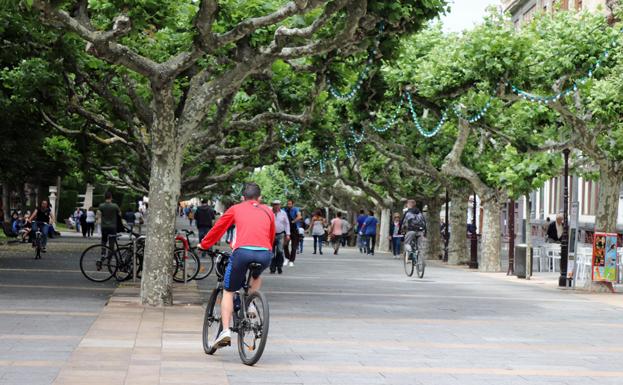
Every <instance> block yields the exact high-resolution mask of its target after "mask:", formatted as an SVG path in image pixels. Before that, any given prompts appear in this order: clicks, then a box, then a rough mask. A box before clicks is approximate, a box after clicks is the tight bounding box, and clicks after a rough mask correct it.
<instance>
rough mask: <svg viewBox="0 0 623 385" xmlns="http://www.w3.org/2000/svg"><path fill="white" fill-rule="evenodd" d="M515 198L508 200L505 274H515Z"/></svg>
mask: <svg viewBox="0 0 623 385" xmlns="http://www.w3.org/2000/svg"><path fill="white" fill-rule="evenodd" d="M514 265H515V200H514V199H511V200H510V201H509V202H508V271H507V272H506V275H513V274H515V266H514Z"/></svg>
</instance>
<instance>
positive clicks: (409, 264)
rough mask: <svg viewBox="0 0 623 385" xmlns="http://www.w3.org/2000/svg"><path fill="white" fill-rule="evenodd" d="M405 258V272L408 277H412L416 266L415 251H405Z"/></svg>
mask: <svg viewBox="0 0 623 385" xmlns="http://www.w3.org/2000/svg"><path fill="white" fill-rule="evenodd" d="M403 259H404V265H405V273H406V274H407V277H411V276H412V275H413V268H414V263H413V252H411V251H405V254H404V257H403Z"/></svg>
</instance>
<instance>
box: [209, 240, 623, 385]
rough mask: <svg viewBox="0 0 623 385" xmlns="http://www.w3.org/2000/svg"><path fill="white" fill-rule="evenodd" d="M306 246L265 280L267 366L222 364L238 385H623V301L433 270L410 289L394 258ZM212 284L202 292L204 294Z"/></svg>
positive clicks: (227, 355)
mask: <svg viewBox="0 0 623 385" xmlns="http://www.w3.org/2000/svg"><path fill="white" fill-rule="evenodd" d="M305 247H306V250H305V251H304V253H303V254H302V255H300V256H298V257H297V260H296V262H295V266H294V267H287V268H284V274H283V275H281V276H280V275H269V276H267V278H266V280H265V285H264V291H265V292H266V293H267V295H268V299H269V301H270V306H271V323H270V328H271V329H270V337H269V340H268V345H267V349H266V351H265V353H264V355H263V357H262V360H261V361H260V362H259V364H258V365H257V366H256V367H253V368H249V367H245V366H244V365H242V364H240V361H239V359H238V356H237V352H236V351H235V350H234V349H224V350H221V351H219V352H218V353H217V355H216V356H214V357H213V359H214V360H217V361H219V362H222V363H223V367H224V370H225V371H226V374H227V378H228V380H229V383H230V384H231V385H238V384H427V385H466V384H475V385H476V384H477V385H486V384H492V385H493V384H495V385H504V384H509V385H510V384H513V385H515V384H517V385H522V384H526V385H527V384H543V385H545V384H547V385H554V384H556V385H563V384H567V385H590V384H613V385H614V384H623V380H622V378H623V363H622V362H623V344H622V342H623V307H622V306H621V304H623V301H621V300H620V299H621V298H620V297H619V298H618V299H616V300H615V301H609V302H613V303H612V304H608V303H604V301H600V299H602V297H599V295H594V296H593V295H577V294H575V293H573V292H570V291H561V290H558V289H554V288H550V287H548V286H547V285H538V284H525V283H523V282H519V281H517V280H516V279H514V278H512V277H511V278H509V279H505V278H504V279H502V277H503V275H500V274H483V273H477V272H472V271H468V270H466V269H459V268H447V267H441V266H435V265H429V267H428V268H427V270H426V275H425V276H424V279H418V278H407V277H406V275H405V274H404V271H403V268H402V264H401V261H399V260H393V259H392V257H391V256H389V255H388V254H385V253H378V254H377V255H375V256H367V255H362V254H359V252H358V251H355V250H353V249H349V250H341V251H340V254H339V255H337V256H334V255H332V250H331V252H330V251H329V248H327V249H325V254H324V255H312V254H311V252H310V247H309V244H306V245H305ZM212 279H213V278H212V277H210V278H209V279H208V280H206V281H204V282H201V283H200V287H201V288H202V290H205V291H206V292H205V293H204V294H206V295H207V291H208V290H209V289H210V288H211V286H212V285H213V282H211V280H212ZM606 302H608V301H606ZM206 383H209V382H206Z"/></svg>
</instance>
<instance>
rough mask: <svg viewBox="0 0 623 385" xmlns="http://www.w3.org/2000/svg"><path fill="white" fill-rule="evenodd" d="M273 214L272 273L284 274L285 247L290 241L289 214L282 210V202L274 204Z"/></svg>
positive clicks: (274, 202)
mask: <svg viewBox="0 0 623 385" xmlns="http://www.w3.org/2000/svg"><path fill="white" fill-rule="evenodd" d="M272 209H273V214H275V242H274V244H273V259H272V261H271V263H270V273H271V274H275V272H278V273H279V274H281V273H283V270H282V269H281V268H282V267H283V261H284V249H283V245H284V243H285V242H286V241H289V240H290V221H289V220H288V214H286V212H285V211H283V210H282V209H281V201H280V200H274V201H273V202H272Z"/></svg>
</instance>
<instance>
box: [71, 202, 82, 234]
mask: <svg viewBox="0 0 623 385" xmlns="http://www.w3.org/2000/svg"><path fill="white" fill-rule="evenodd" d="M81 216H82V210H80V207H76V211H74V213H73V214H72V218H73V219H74V223H75V224H76V232H77V233H79V232H80V217H81Z"/></svg>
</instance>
